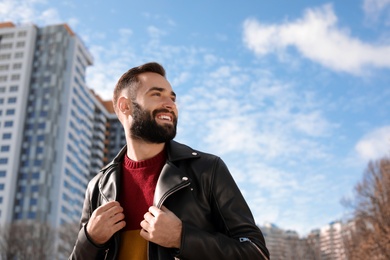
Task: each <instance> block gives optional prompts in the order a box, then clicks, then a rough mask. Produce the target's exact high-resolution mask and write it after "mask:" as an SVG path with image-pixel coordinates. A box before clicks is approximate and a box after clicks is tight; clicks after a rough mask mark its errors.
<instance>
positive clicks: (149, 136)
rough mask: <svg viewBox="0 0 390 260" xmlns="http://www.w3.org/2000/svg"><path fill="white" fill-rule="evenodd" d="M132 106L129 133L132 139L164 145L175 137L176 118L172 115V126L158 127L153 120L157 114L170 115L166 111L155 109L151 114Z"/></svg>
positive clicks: (148, 111) (134, 103)
mask: <svg viewBox="0 0 390 260" xmlns="http://www.w3.org/2000/svg"><path fill="white" fill-rule="evenodd" d="M132 104H133V123H132V125H131V127H130V133H131V136H132V137H133V138H136V139H141V140H143V141H145V142H148V143H166V142H168V141H170V140H172V139H173V138H175V136H176V126H177V117H176V115H174V114H173V113H172V116H173V117H172V118H173V124H163V125H160V124H158V123H157V122H156V120H155V118H156V115H157V114H158V113H161V112H163V113H170V111H169V110H167V109H157V110H154V111H153V112H152V111H150V110H147V109H142V107H141V106H140V105H139V104H138V103H136V102H132Z"/></svg>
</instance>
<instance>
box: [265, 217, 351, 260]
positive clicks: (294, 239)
mask: <svg viewBox="0 0 390 260" xmlns="http://www.w3.org/2000/svg"><path fill="white" fill-rule="evenodd" d="M348 225H349V226H350V224H348V223H347V224H344V223H342V222H341V221H334V222H331V223H329V224H328V225H326V226H324V227H322V228H320V229H315V230H312V231H311V232H310V233H309V234H308V235H307V236H306V237H304V238H300V237H299V235H298V233H297V232H295V231H292V230H283V229H280V228H279V227H277V226H276V225H275V224H271V223H267V224H265V225H264V226H262V227H261V230H262V232H263V234H264V238H265V241H266V244H267V248H268V250H269V251H270V254H271V259H274V260H282V259H283V260H345V259H346V256H345V251H344V244H343V235H344V234H345V230H346V228H347V227H349V226H348Z"/></svg>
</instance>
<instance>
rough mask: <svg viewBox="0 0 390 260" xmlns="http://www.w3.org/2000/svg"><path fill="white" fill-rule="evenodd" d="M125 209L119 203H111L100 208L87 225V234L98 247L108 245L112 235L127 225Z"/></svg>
mask: <svg viewBox="0 0 390 260" xmlns="http://www.w3.org/2000/svg"><path fill="white" fill-rule="evenodd" d="M124 217H125V215H124V214H123V208H122V207H121V205H120V204H119V202H117V201H110V202H108V203H106V204H104V205H102V206H100V207H98V208H97V209H96V210H95V211H94V212H93V213H92V215H91V218H90V219H89V221H88V224H87V233H88V235H89V237H90V238H91V239H92V242H94V243H95V244H97V245H102V244H104V243H106V242H107V241H108V240H109V239H110V238H111V237H112V235H114V234H115V232H117V231H118V230H121V229H122V228H123V227H124V226H125V225H126V223H125V221H124V220H123V219H124Z"/></svg>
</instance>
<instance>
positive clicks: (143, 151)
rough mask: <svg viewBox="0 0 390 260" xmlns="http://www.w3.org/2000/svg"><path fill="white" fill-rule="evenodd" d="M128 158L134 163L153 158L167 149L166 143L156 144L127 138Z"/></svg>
mask: <svg viewBox="0 0 390 260" xmlns="http://www.w3.org/2000/svg"><path fill="white" fill-rule="evenodd" d="M126 143H127V156H128V157H129V158H130V159H131V160H133V161H142V160H147V159H150V158H153V157H154V156H156V155H157V154H159V153H160V152H161V151H162V150H163V149H164V147H165V143H160V144H154V143H148V142H145V141H143V140H139V139H133V138H127V140H126Z"/></svg>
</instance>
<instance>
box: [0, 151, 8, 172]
mask: <svg viewBox="0 0 390 260" xmlns="http://www.w3.org/2000/svg"><path fill="white" fill-rule="evenodd" d="M0 152H9V145H2V146H1V147H0ZM0 177H1V176H0Z"/></svg>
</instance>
